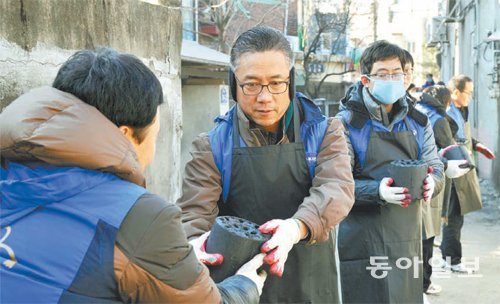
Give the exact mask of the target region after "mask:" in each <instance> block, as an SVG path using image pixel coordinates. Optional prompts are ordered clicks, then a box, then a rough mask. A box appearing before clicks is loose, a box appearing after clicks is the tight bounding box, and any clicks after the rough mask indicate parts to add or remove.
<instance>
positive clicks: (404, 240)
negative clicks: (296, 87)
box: [338, 41, 443, 303]
mask: <svg viewBox="0 0 500 304" xmlns="http://www.w3.org/2000/svg"><path fill="white" fill-rule="evenodd" d="M405 64H406V62H405V55H404V52H403V50H402V49H401V48H399V47H398V46H396V45H394V44H391V43H389V42H387V41H376V42H374V43H372V44H371V45H370V46H369V47H368V48H367V49H366V50H365V51H364V52H363V55H362V56H361V61H360V66H361V73H362V76H361V81H360V82H358V83H356V84H355V85H353V86H352V87H351V88H350V89H349V91H348V92H347V95H346V96H345V97H344V99H343V100H342V103H341V111H340V112H339V113H338V116H339V117H340V118H341V119H342V120H343V122H344V124H345V126H346V133H347V134H346V136H347V139H348V147H349V151H350V154H351V167H352V171H353V174H354V181H355V203H354V207H353V209H352V210H351V212H350V213H349V216H348V217H347V218H346V219H345V220H344V221H343V222H342V223H341V224H340V228H339V236H338V243H339V257H340V270H341V278H342V299H343V301H344V302H345V303H374V302H384V303H387V302H391V303H392V302H393V303H407V302H422V301H423V296H422V277H421V275H422V272H421V267H420V266H419V265H417V266H414V265H413V263H419V261H420V260H421V258H422V255H421V247H422V239H421V237H422V236H421V233H422V226H421V225H422V217H421V212H422V211H421V204H422V201H425V202H424V203H428V202H429V201H430V199H431V197H433V195H435V194H436V193H437V192H439V191H440V189H441V186H442V183H443V164H442V163H441V161H440V160H439V157H438V155H437V150H436V145H435V143H434V135H433V132H432V127H431V126H430V124H429V122H428V119H427V117H426V116H425V115H424V114H422V113H420V112H418V111H416V110H415V109H414V108H413V104H412V102H411V101H410V100H409V98H408V97H407V95H406V90H405V86H404V77H405V74H404V67H405ZM409 159H411V160H423V161H425V162H426V163H427V165H428V166H429V170H428V172H429V174H428V175H427V177H426V178H425V180H424V181H423V184H422V188H423V189H422V191H423V197H424V199H423V200H416V201H415V200H414V199H412V198H411V196H410V194H409V193H408V189H406V188H404V187H395V186H394V185H393V184H394V180H393V179H392V178H391V177H390V175H389V172H388V168H389V164H390V163H391V162H392V161H393V160H409ZM402 258H403V259H405V261H406V262H408V261H409V263H410V264H411V267H409V268H406V269H403V267H400V266H401V259H402ZM398 261H399V262H398ZM379 263H381V264H382V265H383V266H385V267H389V268H390V269H387V268H386V269H385V270H386V271H387V272H384V271H383V270H384V269H382V270H378V271H377V272H375V273H373V272H372V271H371V267H375V266H376V264H379ZM398 263H399V266H398ZM414 267H416V269H417V271H416V272H415V268H414ZM381 274H384V276H382V277H378V276H379V275H381ZM360 290H363V292H360Z"/></svg>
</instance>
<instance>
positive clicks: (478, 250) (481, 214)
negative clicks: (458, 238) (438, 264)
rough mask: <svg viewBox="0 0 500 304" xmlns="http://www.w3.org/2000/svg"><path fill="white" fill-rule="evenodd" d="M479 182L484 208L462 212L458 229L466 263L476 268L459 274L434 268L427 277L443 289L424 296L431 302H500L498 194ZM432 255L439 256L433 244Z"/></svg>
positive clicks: (499, 199)
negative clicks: (436, 293)
mask: <svg viewBox="0 0 500 304" xmlns="http://www.w3.org/2000/svg"><path fill="white" fill-rule="evenodd" d="M480 184H481V191H482V196H483V205H484V207H483V209H481V210H479V211H476V212H473V213H469V214H467V215H465V223H464V227H463V228H462V254H463V257H464V258H465V261H466V266H468V268H472V269H473V268H478V271H477V272H476V273H474V274H472V275H464V274H461V275H459V274H456V273H450V272H449V271H443V270H442V268H434V270H433V276H432V278H431V280H432V282H433V283H436V284H439V285H441V286H442V288H443V290H442V291H441V293H440V294H438V295H428V296H427V299H428V301H429V303H431V304H444V303H453V304H459V303H467V304H469V303H478V304H486V303H492V304H493V303H495V304H498V303H500V196H499V195H498V193H496V192H495V190H494V189H493V187H492V185H491V183H490V182H489V181H488V180H481V182H480ZM438 240H440V238H438ZM434 256H439V257H440V256H441V251H440V250H439V248H437V247H434ZM462 261H463V260H462Z"/></svg>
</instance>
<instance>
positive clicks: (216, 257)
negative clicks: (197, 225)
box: [189, 231, 224, 266]
mask: <svg viewBox="0 0 500 304" xmlns="http://www.w3.org/2000/svg"><path fill="white" fill-rule="evenodd" d="M209 235H210V231H208V232H205V233H203V234H202V235H201V236H200V237H199V238H197V239H194V240H191V241H189V244H191V246H193V250H194V253H195V254H196V257H197V258H198V261H200V262H201V263H203V264H205V265H210V266H215V265H220V264H222V262H223V261H224V257H223V256H222V254H219V253H207V252H206V251H205V247H206V245H207V239H208V236H209Z"/></svg>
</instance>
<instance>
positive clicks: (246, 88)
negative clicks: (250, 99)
mask: <svg viewBox="0 0 500 304" xmlns="http://www.w3.org/2000/svg"><path fill="white" fill-rule="evenodd" d="M236 80H237V81H238V82H240V81H239V80H238V78H236ZM289 84H290V81H289V80H287V81H271V82H270V83H268V84H260V83H251V82H249V83H240V84H239V87H240V88H241V90H242V91H243V94H245V95H247V96H256V95H259V94H260V93H262V90H263V89H264V87H267V91H268V92H269V93H271V94H282V93H285V92H286V90H287V89H288V85H289Z"/></svg>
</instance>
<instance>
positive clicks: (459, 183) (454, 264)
mask: <svg viewBox="0 0 500 304" xmlns="http://www.w3.org/2000/svg"><path fill="white" fill-rule="evenodd" d="M448 89H449V90H450V92H451V99H452V102H451V104H450V107H449V108H448V110H447V112H446V113H447V114H448V116H450V117H451V119H452V120H453V121H454V122H455V123H456V125H457V127H458V130H457V132H456V135H455V141H456V142H457V143H460V144H463V145H465V146H466V147H467V149H468V150H469V151H470V154H471V159H472V160H473V161H474V158H473V154H472V151H477V152H479V153H481V154H483V155H484V156H485V157H486V158H488V159H495V154H494V153H493V151H491V150H490V149H488V147H486V146H485V145H483V144H482V143H480V142H479V141H477V140H476V139H474V138H472V136H471V130H470V124H469V108H468V106H469V103H470V102H471V100H472V95H473V92H474V83H473V81H472V79H471V78H470V77H468V76H466V75H457V76H454V77H453V78H452V79H450V81H449V82H448ZM481 208H482V202H481V193H480V188H479V182H478V179H477V173H476V170H471V171H470V172H468V173H467V174H465V175H463V176H461V177H458V178H455V179H453V180H452V184H451V195H450V201H449V208H448V212H447V219H448V224H447V225H445V226H443V238H442V242H441V252H442V256H443V259H444V261H445V262H446V263H445V265H446V266H447V267H450V268H451V270H452V271H454V272H459V273H470V272H471V269H467V268H466V267H465V265H464V264H463V263H462V243H461V242H460V236H461V231H462V227H463V224H464V215H465V214H467V213H469V212H473V211H475V210H479V209H481Z"/></svg>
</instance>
